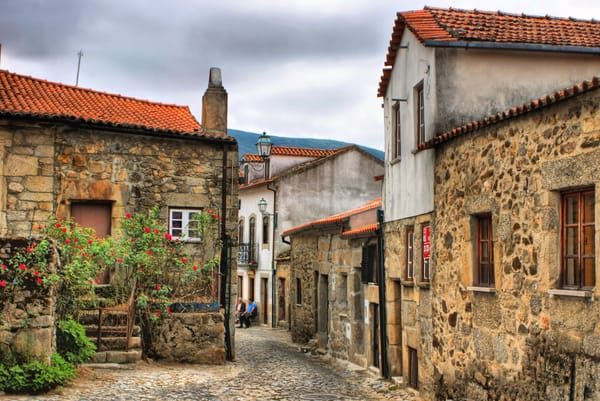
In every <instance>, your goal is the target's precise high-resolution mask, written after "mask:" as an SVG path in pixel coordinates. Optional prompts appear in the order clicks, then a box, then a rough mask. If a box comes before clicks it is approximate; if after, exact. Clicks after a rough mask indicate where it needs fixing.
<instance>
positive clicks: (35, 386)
mask: <svg viewBox="0 0 600 401" xmlns="http://www.w3.org/2000/svg"><path fill="white" fill-rule="evenodd" d="M75 377H77V370H76V369H75V366H74V365H72V364H71V363H69V362H67V361H65V360H64V359H63V358H62V357H61V356H60V355H59V354H54V355H52V360H51V364H50V365H49V366H48V365H46V364H44V363H43V362H40V361H33V362H29V363H26V364H23V365H14V366H11V367H6V366H4V365H0V391H4V392H6V393H10V394H20V393H28V394H39V393H45V392H47V391H49V390H51V389H53V388H55V387H58V386H64V385H65V384H67V383H68V382H69V381H71V380H73V379H75Z"/></svg>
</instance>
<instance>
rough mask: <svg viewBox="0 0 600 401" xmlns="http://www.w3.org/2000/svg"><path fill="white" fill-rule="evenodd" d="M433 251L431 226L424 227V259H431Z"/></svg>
mask: <svg viewBox="0 0 600 401" xmlns="http://www.w3.org/2000/svg"><path fill="white" fill-rule="evenodd" d="M430 253H431V227H430V226H425V227H423V259H429V255H430Z"/></svg>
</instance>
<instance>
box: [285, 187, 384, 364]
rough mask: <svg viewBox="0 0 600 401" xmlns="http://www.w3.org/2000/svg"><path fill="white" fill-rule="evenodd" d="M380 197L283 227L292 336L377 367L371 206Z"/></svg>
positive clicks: (376, 282)
mask: <svg viewBox="0 0 600 401" xmlns="http://www.w3.org/2000/svg"><path fill="white" fill-rule="evenodd" d="M380 208H381V198H377V199H375V200H373V201H371V202H368V203H366V204H363V205H361V206H359V207H358V208H355V209H352V210H349V211H346V212H343V213H340V214H337V215H333V216H329V217H326V218H323V219H319V220H314V221H310V222H308V223H305V224H302V225H299V226H296V227H292V228H290V229H288V230H286V231H284V232H283V235H284V236H285V237H289V239H290V243H291V248H290V257H289V259H290V262H289V264H290V273H289V274H290V282H291V286H290V298H291V300H292V301H291V313H290V315H291V316H290V318H291V321H290V329H291V333H292V340H293V341H294V342H297V343H302V344H307V343H309V342H310V343H311V344H312V345H313V347H314V348H318V349H320V352H323V353H328V354H329V355H331V356H332V357H334V358H337V359H343V360H347V361H350V362H352V363H354V364H357V365H359V366H363V367H370V366H373V367H375V368H377V369H379V368H380V367H381V361H380V349H381V348H380V346H379V344H380V343H381V338H380V335H381V332H380V330H379V323H378V322H379V321H380V312H381V308H380V305H381V299H380V288H379V283H380V276H379V274H380V273H381V270H380V269H379V266H380V261H379V249H380V243H379V239H380V235H379V230H378V228H379V225H378V223H377V211H378V210H380Z"/></svg>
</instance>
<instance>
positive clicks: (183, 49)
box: [0, 0, 600, 149]
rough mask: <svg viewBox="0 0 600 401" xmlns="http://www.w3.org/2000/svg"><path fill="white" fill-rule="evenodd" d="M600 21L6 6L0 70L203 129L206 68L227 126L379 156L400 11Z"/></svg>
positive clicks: (58, 2)
mask: <svg viewBox="0 0 600 401" xmlns="http://www.w3.org/2000/svg"><path fill="white" fill-rule="evenodd" d="M425 5H428V6H433V7H456V8H465V9H474V8H477V9H481V10H492V11H495V10H498V9H500V10H502V11H506V12H512V13H522V12H524V13H526V14H530V15H547V14H549V15H553V16H560V17H569V16H572V17H577V18H584V19H592V18H595V19H600V2H599V1H598V0H572V1H569V2H567V1H564V0H544V1H541V0H529V1H522V0H518V1H517V0H502V1H489V0H479V1H468V0H456V1H454V2H449V1H437V0H429V1H427V2H422V1H414V0H403V1H392V0H214V1H213V0H160V1H159V0H52V1H49V0H48V1H45V0H0V43H1V44H2V55H1V60H0V68H2V69H7V70H9V71H11V72H16V73H19V74H24V75H31V76H33V77H36V78H43V79H47V80H50V81H56V82H63V83H67V84H75V80H76V75H77V60H78V57H77V53H78V51H79V50H80V49H82V50H83V54H84V55H83V58H82V59H81V71H80V76H79V86H81V87H85V88H92V89H95V90H100V91H105V92H110V93H119V94H122V95H125V96H132V97H136V98H141V99H149V100H152V101H158V102H164V103H173V104H180V105H189V106H190V108H191V110H192V113H193V114H194V115H195V116H196V118H197V119H198V121H201V110H202V107H201V99H202V94H203V93H204V90H205V89H206V86H207V83H208V71H209V68H210V67H220V68H221V70H222V76H223V84H224V86H225V88H226V90H227V92H228V93H229V128H235V129H240V130H245V131H251V132H258V133H260V132H262V131H266V132H267V133H270V134H272V135H280V136H289V137H313V138H330V139H339V140H343V141H346V142H352V143H358V144H361V145H367V146H371V147H374V148H377V149H383V112H382V109H381V99H380V98H377V87H378V83H379V78H380V76H381V70H382V67H383V62H384V60H385V55H386V52H387V46H388V43H389V39H390V35H391V32H392V27H393V22H394V19H395V13H396V12H397V11H405V10H416V9H422V8H423V6H425Z"/></svg>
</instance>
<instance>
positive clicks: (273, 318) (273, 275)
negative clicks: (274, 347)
mask: <svg viewBox="0 0 600 401" xmlns="http://www.w3.org/2000/svg"><path fill="white" fill-rule="evenodd" d="M267 189H268V190H269V191H271V192H273V233H272V235H271V242H272V245H271V246H272V249H273V250H272V251H271V327H272V328H276V327H277V322H276V317H277V316H276V313H275V292H276V291H275V290H276V288H277V287H276V283H275V281H276V278H277V277H276V272H275V228H276V227H277V190H276V189H275V188H271V187H270V186H269V184H267Z"/></svg>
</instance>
